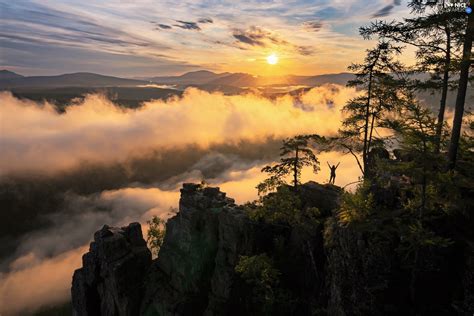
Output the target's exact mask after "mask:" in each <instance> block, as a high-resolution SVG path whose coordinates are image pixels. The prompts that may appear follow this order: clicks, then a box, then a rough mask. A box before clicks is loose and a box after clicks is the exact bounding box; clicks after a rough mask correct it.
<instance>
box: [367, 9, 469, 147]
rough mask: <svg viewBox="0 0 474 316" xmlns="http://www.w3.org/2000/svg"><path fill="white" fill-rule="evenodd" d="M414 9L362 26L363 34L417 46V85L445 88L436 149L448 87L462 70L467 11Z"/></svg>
mask: <svg viewBox="0 0 474 316" xmlns="http://www.w3.org/2000/svg"><path fill="white" fill-rule="evenodd" d="M414 11H415V12H414V13H417V14H418V15H417V16H416V17H414V18H405V19H403V21H389V22H388V21H375V22H373V23H371V24H370V25H369V26H367V27H362V28H361V34H362V36H363V37H364V38H366V39H371V38H372V37H373V36H374V35H375V36H378V37H379V39H381V40H392V41H395V42H397V43H403V44H409V45H411V46H414V47H416V48H417V52H416V59H417V63H416V65H415V67H414V68H413V69H412V71H413V72H414V73H420V74H422V75H423V76H422V77H419V78H418V79H416V80H414V82H413V87H414V88H415V89H417V90H430V91H433V92H435V91H436V92H437V91H441V97H440V104H439V110H438V120H437V127H436V142H435V145H436V147H435V151H437V152H438V151H439V150H440V142H441V136H442V131H443V126H444V114H445V109H446V102H447V96H448V91H449V89H450V88H453V87H454V86H455V83H454V82H453V81H451V80H450V79H451V77H452V76H453V74H454V73H455V72H457V71H458V67H457V66H458V65H457V63H456V61H457V59H458V58H459V52H460V47H461V44H460V37H461V36H462V34H461V33H462V32H460V30H461V29H462V28H463V26H464V23H465V16H464V15H465V14H463V13H462V12H460V11H459V10H458V9H457V8H456V9H453V8H445V7H443V6H431V7H426V6H425V5H423V6H421V7H417V8H415V10H414ZM424 75H428V78H426V79H425V78H423V77H424ZM422 78H423V79H422Z"/></svg>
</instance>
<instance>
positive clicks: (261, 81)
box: [147, 70, 354, 88]
mask: <svg viewBox="0 0 474 316" xmlns="http://www.w3.org/2000/svg"><path fill="white" fill-rule="evenodd" d="M353 78H354V75H353V74H351V73H339V74H325V75H316V76H296V75H288V76H273V77H272V76H270V77H264V76H253V75H250V74H247V73H228V72H224V73H214V72H212V71H207V70H200V71H195V72H188V73H185V74H184V75H181V76H166V77H151V78H147V79H148V80H150V81H152V82H154V83H157V84H174V85H208V86H229V87H239V88H245V87H258V86H268V85H305V86H316V85H323V84H327V83H335V84H341V85H345V84H346V83H347V82H348V81H349V80H351V79H353Z"/></svg>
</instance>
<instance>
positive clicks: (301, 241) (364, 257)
mask: <svg viewBox="0 0 474 316" xmlns="http://www.w3.org/2000/svg"><path fill="white" fill-rule="evenodd" d="M341 193H342V190H341V189H340V188H338V187H336V186H333V185H321V184H317V183H315V182H309V183H306V184H304V185H301V186H300V188H299V197H300V200H301V202H303V203H302V204H303V208H308V209H314V208H315V207H316V208H318V210H319V214H320V218H319V219H318V220H317V221H316V222H315V223H313V224H311V227H310V229H309V230H308V227H307V226H304V225H303V226H301V227H299V226H298V225H296V226H289V225H279V224H275V223H271V222H269V221H258V220H255V219H250V218H249V215H248V213H247V211H246V210H245V209H244V207H242V206H238V205H235V203H234V200H232V199H230V198H228V197H226V194H225V193H223V192H221V191H220V190H219V189H218V188H211V187H202V186H201V185H197V184H184V185H183V188H182V189H181V199H180V203H179V212H178V213H177V214H176V215H175V216H174V217H173V218H171V219H169V220H168V222H167V224H166V229H167V231H166V235H165V238H164V242H163V245H162V247H161V250H160V253H159V256H158V258H157V259H155V260H153V261H152V260H151V254H150V251H149V250H148V249H147V248H146V243H145V241H144V239H143V236H142V232H141V227H140V225H139V224H138V223H133V224H130V225H129V226H127V227H122V228H111V227H108V226H104V227H103V228H102V229H101V230H99V231H98V232H97V233H96V234H95V236H94V241H93V242H92V243H91V246H90V251H89V252H88V253H87V254H85V255H84V257H83V267H82V268H81V269H79V270H77V271H76V272H75V273H74V277H73V285H72V302H73V307H74V314H75V315H78V316H83V315H94V316H95V315H98V316H99V315H107V316H108V315H119V316H122V315H123V316H125V315H127V316H128V315H160V316H167V315H179V316H187V315H231V316H232V315H239V316H240V315H262V314H271V315H315V314H317V315H341V316H343V315H401V314H405V315H410V314H415V312H414V311H416V308H417V307H414V306H413V303H412V302H413V300H410V297H409V290H408V288H409V286H410V285H409V284H410V273H409V272H410V270H407V269H404V268H403V266H401V265H400V258H399V257H398V255H397V253H396V251H394V249H396V248H397V247H398V244H399V243H400V240H399V239H398V238H396V235H393V234H390V232H387V236H388V237H384V236H382V235H381V234H380V232H383V231H384V230H383V229H382V230H373V229H368V227H366V229H363V228H360V227H357V226H354V225H344V224H341V223H340V222H338V215H337V214H336V213H337V211H338V209H339V200H340V196H341ZM374 224H375V225H384V222H383V220H381V221H379V222H377V223H374ZM443 252H444V253H445V254H444V257H439V258H440V259H439V260H442V261H441V262H446V266H445V267H444V266H442V267H443V270H442V271H426V272H424V271H420V273H419V275H420V281H419V283H418V284H416V285H415V286H416V287H417V293H419V294H418V295H417V300H419V301H420V302H422V303H421V305H420V306H422V307H423V312H422V313H419V314H420V315H434V314H436V311H442V313H444V314H453V313H454V314H456V313H455V312H454V310H455V308H457V309H458V310H460V311H470V310H472V309H474V307H473V306H472V294H471V293H472V283H473V282H472V279H473V278H472V271H471V270H470V267H472V262H474V261H473V260H472V256H470V257H469V258H471V259H469V258H468V259H469V260H467V261H464V260H465V259H463V258H460V257H459V255H460V254H461V253H462V252H459V251H457V250H456V248H453V249H451V250H449V251H448V250H443ZM261 254H266V255H268V256H269V257H271V260H272V264H273V267H274V268H275V269H276V270H277V271H278V283H277V284H276V285H275V288H272V289H270V291H271V294H272V298H271V299H272V301H271V304H269V305H271V310H270V311H269V310H262V305H264V304H262V300H261V297H260V300H257V299H256V297H255V296H257V295H256V292H254V288H252V285H250V284H249V283H248V282H247V281H248V280H245V279H243V277H242V276H241V275H240V274H238V273H237V272H236V269H235V267H236V265H237V264H238V262H239V260H240V258H241V256H257V255H261ZM428 255H430V254H426V256H428ZM456 256H457V257H456ZM427 258H428V257H427ZM429 260H432V261H434V259H429ZM458 262H467V264H466V267H460V268H459V270H456V269H453V268H452V267H453V266H454V267H456V266H457V263H458ZM437 283H439V284H441V285H443V286H437ZM257 294H258V293H257ZM433 298H436V300H433ZM266 299H267V298H266V297H264V298H263V300H266ZM263 303H265V302H263ZM453 306H454V307H453ZM458 314H462V312H459V313H458Z"/></svg>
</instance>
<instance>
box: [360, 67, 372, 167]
mask: <svg viewBox="0 0 474 316" xmlns="http://www.w3.org/2000/svg"><path fill="white" fill-rule="evenodd" d="M373 71H374V69H373V67H372V68H371V69H370V73H369V86H368V88H367V105H366V109H365V125H364V149H363V151H362V162H363V164H364V176H365V173H366V171H367V145H368V143H367V142H368V133H369V118H370V101H371V97H372V80H373Z"/></svg>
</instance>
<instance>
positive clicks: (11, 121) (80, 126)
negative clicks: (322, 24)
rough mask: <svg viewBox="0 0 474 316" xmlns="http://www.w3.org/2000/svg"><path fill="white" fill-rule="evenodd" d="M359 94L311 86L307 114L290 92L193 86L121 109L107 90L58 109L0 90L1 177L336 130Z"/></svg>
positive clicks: (305, 100)
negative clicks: (272, 95) (271, 95)
mask: <svg viewBox="0 0 474 316" xmlns="http://www.w3.org/2000/svg"><path fill="white" fill-rule="evenodd" d="M327 94H329V95H330V96H331V97H332V98H334V99H335V100H336V101H335V102H334V106H333V107H328V105H327V103H326V101H325V99H323V97H322V96H323V95H327ZM356 94H357V92H356V91H355V90H354V89H352V88H345V87H339V88H337V89H331V88H329V89H328V87H318V88H314V89H312V90H310V91H309V92H308V93H304V94H303V95H302V96H301V97H302V98H300V99H301V100H303V102H304V103H305V104H306V105H308V106H309V105H310V107H311V108H312V109H313V110H312V111H305V110H303V109H302V108H301V107H295V104H297V101H298V100H297V99H296V98H295V97H294V96H290V95H285V96H282V97H279V98H276V99H273V100H270V99H267V98H264V97H261V96H259V95H256V94H247V95H234V96H226V95H223V94H221V93H209V92H205V91H201V90H198V89H194V88H191V89H188V90H186V91H185V92H184V94H183V96H182V97H181V98H179V97H175V98H172V99H169V100H155V101H150V102H146V103H145V104H144V106H143V107H141V108H139V109H136V110H124V109H123V108H120V107H117V106H115V105H114V104H113V103H112V102H111V101H110V100H108V99H106V98H105V97H104V96H102V95H88V96H86V97H85V99H84V100H82V101H78V103H75V104H73V105H70V106H69V107H68V108H67V111H66V113H64V114H58V113H57V112H56V110H55V107H54V106H52V105H50V104H48V103H44V104H38V103H35V102H32V101H28V100H19V99H16V98H15V97H13V96H12V95H11V94H10V93H7V92H3V93H0V103H1V104H2V107H1V108H0V115H1V116H2V133H1V134H0V147H1V148H2V155H1V156H0V174H8V173H11V172H28V171H34V172H46V173H48V172H52V171H53V172H54V171H60V170H66V169H70V168H72V167H74V166H77V165H79V163H81V162H82V161H90V162H97V163H103V162H114V161H125V160H127V159H129V158H130V157H133V156H140V155H143V154H144V153H146V152H148V151H149V150H151V149H158V148H162V149H166V148H180V147H184V146H189V145H193V144H195V145H198V146H199V147H202V148H206V147H209V146H211V145H212V144H220V143H230V144H231V143H236V142H239V141H242V140H250V141H263V140H265V139H266V138H268V137H275V138H280V137H287V136H292V135H295V134H300V133H319V134H322V135H328V134H331V133H335V132H336V131H337V129H338V127H339V125H340V120H341V113H340V109H341V108H342V106H343V105H344V104H345V102H346V101H347V100H348V99H350V98H351V97H353V96H355V95H356ZM327 97H329V96H326V97H325V98H327ZM18 113H21V115H18ZM137 140H139V141H137Z"/></svg>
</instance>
